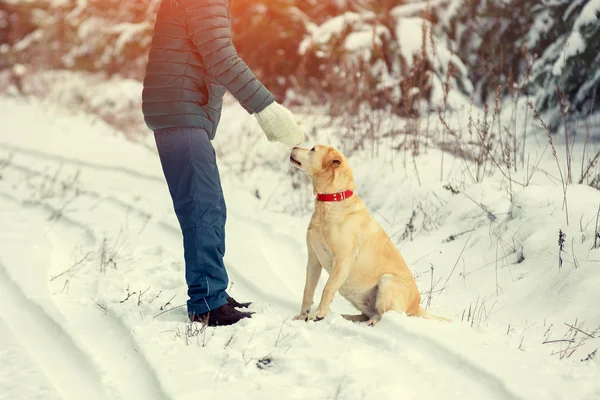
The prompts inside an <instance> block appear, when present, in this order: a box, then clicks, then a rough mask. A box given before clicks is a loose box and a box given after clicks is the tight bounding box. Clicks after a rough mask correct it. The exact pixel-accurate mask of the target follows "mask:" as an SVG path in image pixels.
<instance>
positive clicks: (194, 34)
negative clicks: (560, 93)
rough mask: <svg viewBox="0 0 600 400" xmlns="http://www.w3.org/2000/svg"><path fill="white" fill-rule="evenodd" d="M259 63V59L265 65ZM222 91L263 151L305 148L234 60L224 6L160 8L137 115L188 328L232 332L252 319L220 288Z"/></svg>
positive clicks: (296, 128) (181, 3)
mask: <svg viewBox="0 0 600 400" xmlns="http://www.w3.org/2000/svg"><path fill="white" fill-rule="evenodd" d="M265 56H268V55H265ZM226 91H229V92H230V93H231V94H232V95H233V96H234V97H235V99H236V100H237V101H238V102H239V103H240V104H241V106H242V107H243V108H244V109H245V110H246V111H247V112H248V113H249V114H252V115H254V116H255V117H256V120H257V121H258V124H259V126H260V127H261V128H262V130H263V132H264V134H265V136H266V138H267V140H268V141H269V142H280V143H282V144H284V145H286V146H289V147H293V146H297V145H299V144H301V143H302V142H303V141H304V134H303V132H302V129H301V127H300V125H301V124H302V121H301V120H299V119H298V118H297V117H295V116H294V114H293V113H292V112H291V111H290V110H288V109H287V108H285V107H284V106H282V105H281V104H279V103H278V102H277V101H275V97H274V96H273V94H272V93H271V92H270V91H269V90H268V89H267V88H266V87H265V86H264V85H263V84H262V83H261V82H260V81H259V80H258V79H257V78H256V76H255V75H254V73H253V72H252V70H251V69H250V68H249V67H248V66H247V65H246V63H245V62H244V61H243V60H242V59H241V58H240V57H239V56H238V54H237V52H236V49H235V47H234V45H233V43H232V32H231V15H230V9H229V0H202V1H201V0H163V1H162V3H161V4H160V6H159V9H158V12H157V17H156V22H155V25H154V31H153V38H152V43H151V48H150V51H149V54H148V62H147V65H146V74H145V77H144V82H143V91H142V112H143V115H144V121H145V123H146V125H147V126H148V127H149V128H150V129H151V130H152V131H153V132H154V139H155V142H156V147H157V150H158V155H159V159H160V163H161V166H162V170H163V173H164V176H165V179H166V182H167V186H168V189H169V193H170V195H171V198H172V201H173V207H174V210H175V214H176V216H177V219H178V222H179V226H180V228H181V233H182V236H183V250H184V260H185V280H186V283H187V287H188V297H189V299H188V301H187V311H188V316H189V318H190V320H191V321H203V322H205V323H207V324H208V325H209V326H217V325H231V324H235V323H236V322H238V321H240V320H241V319H244V318H249V317H251V315H252V313H250V312H247V311H246V310H242V309H243V308H247V307H248V306H249V305H250V304H251V303H238V302H237V301H236V300H235V299H233V298H232V297H231V296H229V295H228V294H227V292H226V288H227V286H228V283H229V278H228V275H227V271H226V269H225V265H224V263H223V256H224V255H225V221H226V217H227V211H226V205H225V200H224V197H223V189H222V187H221V180H220V175H219V170H218V167H217V162H216V154H215V150H214V147H213V145H212V141H213V139H214V137H215V134H216V131H217V127H218V124H219V121H220V118H221V110H222V100H223V96H224V94H225V92H226Z"/></svg>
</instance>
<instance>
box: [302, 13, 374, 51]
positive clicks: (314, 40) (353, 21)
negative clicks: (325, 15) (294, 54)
mask: <svg viewBox="0 0 600 400" xmlns="http://www.w3.org/2000/svg"><path fill="white" fill-rule="evenodd" d="M371 16H372V15H371V13H364V14H358V13H355V12H350V11H348V12H345V13H344V14H341V15H338V16H336V17H334V18H331V19H329V20H327V21H326V22H325V23H323V24H322V25H320V26H310V27H309V28H311V29H310V35H309V36H308V37H306V38H305V39H304V40H302V42H300V45H299V47H298V52H299V54H305V53H306V51H307V50H308V48H309V47H311V46H318V45H322V44H325V43H327V42H329V41H330V40H331V38H332V37H334V36H336V35H340V34H341V33H342V32H343V30H344V29H345V28H346V27H348V26H352V27H355V28H357V27H361V26H363V24H364V21H365V19H368V18H369V17H371Z"/></svg>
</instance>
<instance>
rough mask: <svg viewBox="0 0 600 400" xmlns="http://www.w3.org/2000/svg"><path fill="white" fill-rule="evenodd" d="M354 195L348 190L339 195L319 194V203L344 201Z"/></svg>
mask: <svg viewBox="0 0 600 400" xmlns="http://www.w3.org/2000/svg"><path fill="white" fill-rule="evenodd" d="M353 194H354V193H353V192H352V190H346V191H344V192H338V193H319V194H317V200H318V201H342V200H346V199H347V198H348V197H350V196H352V195H353Z"/></svg>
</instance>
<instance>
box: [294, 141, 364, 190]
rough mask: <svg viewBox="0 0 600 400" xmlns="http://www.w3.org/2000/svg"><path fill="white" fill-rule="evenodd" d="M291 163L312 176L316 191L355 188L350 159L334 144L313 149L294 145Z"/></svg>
mask: <svg viewBox="0 0 600 400" xmlns="http://www.w3.org/2000/svg"><path fill="white" fill-rule="evenodd" d="M290 163H291V164H292V165H293V166H294V167H296V168H298V169H299V170H301V171H302V172H304V173H305V174H307V175H308V176H309V177H310V179H311V180H312V182H313V186H314V189H315V192H319V193H327V192H332V191H337V190H347V189H350V190H354V179H353V177H352V170H351V168H350V165H348V160H346V157H344V155H343V154H342V153H341V152H340V151H339V150H337V149H336V148H334V147H332V146H324V145H316V146H314V147H313V148H312V149H305V148H301V147H294V148H293V149H292V152H291V154H290Z"/></svg>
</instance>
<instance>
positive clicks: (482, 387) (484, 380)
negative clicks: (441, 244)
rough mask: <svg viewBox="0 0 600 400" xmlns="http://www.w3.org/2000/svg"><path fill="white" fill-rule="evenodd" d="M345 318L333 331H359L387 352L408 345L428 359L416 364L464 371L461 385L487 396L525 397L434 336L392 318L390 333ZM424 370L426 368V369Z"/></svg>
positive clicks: (504, 399)
mask: <svg viewBox="0 0 600 400" xmlns="http://www.w3.org/2000/svg"><path fill="white" fill-rule="evenodd" d="M411 318H412V317H411ZM344 322H346V323H344V324H336V326H335V328H334V329H335V330H336V332H343V333H346V334H348V333H351V334H353V335H356V334H358V335H360V336H363V337H365V338H367V339H370V340H368V341H367V342H366V343H368V345H370V346H371V347H373V348H376V349H378V350H380V351H384V352H389V351H390V350H395V349H396V350H400V351H402V350H405V349H406V348H410V349H411V350H413V351H417V352H418V353H419V355H425V357H426V359H428V360H431V361H430V362H429V361H427V362H423V361H421V362H420V363H419V364H420V365H435V369H434V370H432V372H431V375H432V376H436V375H438V374H439V372H440V371H439V369H442V370H443V369H446V370H448V371H450V372H452V373H453V372H454V371H462V372H463V373H460V374H457V376H459V380H462V381H463V382H464V384H463V386H465V387H468V386H471V387H473V390H474V391H476V390H477V389H479V391H480V392H481V393H485V394H486V397H485V398H486V399H490V400H492V399H494V400H525V399H522V398H521V397H520V396H518V395H517V394H515V393H513V392H512V391H511V390H510V389H509V388H508V387H507V385H506V383H505V382H504V381H503V380H502V379H501V378H500V377H498V376H496V375H494V374H493V373H492V372H490V371H488V370H487V369H486V368H484V367H482V366H480V365H477V364H476V363H474V362H473V361H471V360H470V359H468V358H467V357H465V356H463V355H461V354H459V353H457V352H455V351H454V350H452V349H451V348H450V347H448V346H446V345H444V344H441V343H439V342H438V341H436V340H435V339H432V338H430V337H426V336H423V335H419V334H418V333H417V332H410V331H408V330H407V329H406V328H405V327H403V326H399V325H398V324H397V323H395V322H393V329H396V330H395V331H394V332H391V333H390V331H389V330H386V331H383V332H381V331H379V332H378V331H374V330H373V328H371V327H366V326H362V325H358V326H357V325H354V324H353V323H351V322H347V321H344ZM431 322H434V321H431ZM436 324H437V322H436ZM439 324H440V326H441V327H444V326H445V325H446V324H443V323H439ZM407 362H409V363H415V361H414V360H410V359H409V360H407ZM442 365H443V367H442ZM425 373H428V372H427V371H425ZM476 388H477V389H476Z"/></svg>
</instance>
